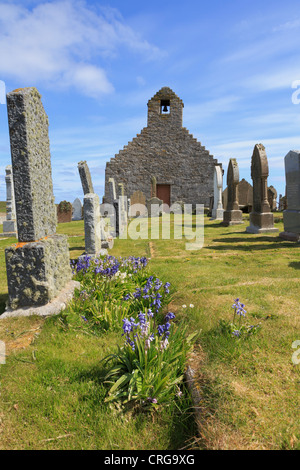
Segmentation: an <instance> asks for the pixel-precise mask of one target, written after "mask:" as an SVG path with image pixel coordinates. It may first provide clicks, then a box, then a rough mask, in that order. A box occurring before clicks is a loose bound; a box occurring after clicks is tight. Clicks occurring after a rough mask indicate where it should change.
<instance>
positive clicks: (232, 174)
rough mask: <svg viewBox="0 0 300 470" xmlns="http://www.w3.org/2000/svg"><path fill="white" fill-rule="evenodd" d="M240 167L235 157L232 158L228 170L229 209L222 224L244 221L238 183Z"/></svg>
mask: <svg viewBox="0 0 300 470" xmlns="http://www.w3.org/2000/svg"><path fill="white" fill-rule="evenodd" d="M239 180H240V176H239V167H238V164H237V161H236V159H235V158H230V160H229V164H228V170H227V209H226V211H224V214H223V222H222V225H224V226H225V227H228V226H229V225H238V224H242V223H243V213H242V211H241V210H240V209H239V198H238V184H239Z"/></svg>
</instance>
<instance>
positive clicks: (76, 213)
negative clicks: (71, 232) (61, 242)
mask: <svg viewBox="0 0 300 470" xmlns="http://www.w3.org/2000/svg"><path fill="white" fill-rule="evenodd" d="M72 207H73V214H72V220H82V202H81V200H80V199H79V198H78V197H77V198H76V199H75V200H74V202H73V204H72Z"/></svg>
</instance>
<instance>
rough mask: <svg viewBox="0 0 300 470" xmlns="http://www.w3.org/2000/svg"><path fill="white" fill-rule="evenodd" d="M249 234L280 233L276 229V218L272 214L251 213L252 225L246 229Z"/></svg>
mask: <svg viewBox="0 0 300 470" xmlns="http://www.w3.org/2000/svg"><path fill="white" fill-rule="evenodd" d="M246 232H247V233H270V232H278V228H275V227H274V216H273V214H272V212H265V213H264V212H261V213H260V212H251V214H250V225H249V227H247V228H246Z"/></svg>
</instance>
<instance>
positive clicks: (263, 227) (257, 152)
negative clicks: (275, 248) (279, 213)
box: [246, 144, 278, 234]
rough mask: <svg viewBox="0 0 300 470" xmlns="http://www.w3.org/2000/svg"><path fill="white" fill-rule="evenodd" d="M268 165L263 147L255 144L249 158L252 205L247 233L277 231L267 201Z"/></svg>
mask: <svg viewBox="0 0 300 470" xmlns="http://www.w3.org/2000/svg"><path fill="white" fill-rule="evenodd" d="M268 176H269V165H268V159H267V154H266V150H265V147H264V146H263V144H256V145H255V146H254V149H253V154H252V159H251V178H252V181H253V207H252V212H251V213H250V225H249V227H247V228H246V232H248V233H255V234H256V233H265V232H278V229H277V228H275V227H274V216H273V214H272V212H271V209H270V205H269V201H268Z"/></svg>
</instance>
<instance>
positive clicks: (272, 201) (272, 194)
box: [268, 186, 277, 212]
mask: <svg viewBox="0 0 300 470" xmlns="http://www.w3.org/2000/svg"><path fill="white" fill-rule="evenodd" d="M276 199H277V191H276V189H275V188H274V186H270V187H269V188H268V202H269V206H270V209H271V211H272V212H273V211H276V209H277V204H276Z"/></svg>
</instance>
